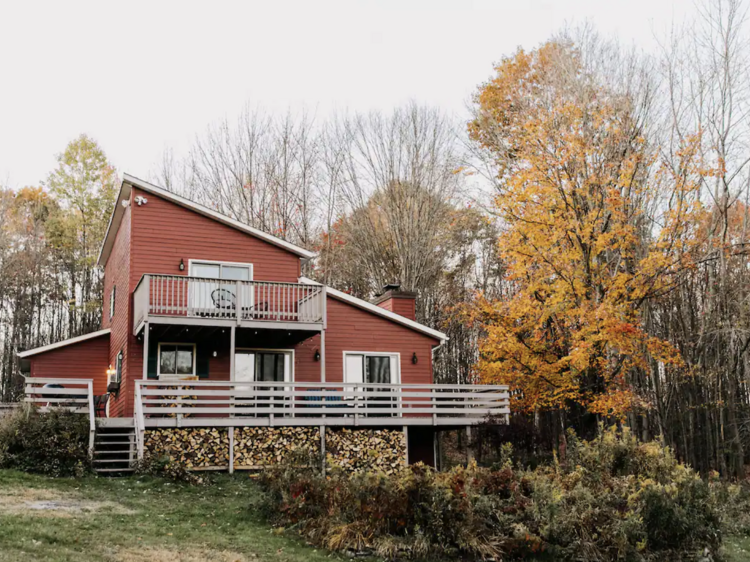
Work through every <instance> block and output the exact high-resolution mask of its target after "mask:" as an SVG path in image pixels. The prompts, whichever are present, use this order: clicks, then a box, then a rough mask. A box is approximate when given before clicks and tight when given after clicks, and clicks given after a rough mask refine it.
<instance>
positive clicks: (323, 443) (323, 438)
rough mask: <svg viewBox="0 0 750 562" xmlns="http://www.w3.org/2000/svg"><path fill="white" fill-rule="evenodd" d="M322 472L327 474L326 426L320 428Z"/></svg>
mask: <svg viewBox="0 0 750 562" xmlns="http://www.w3.org/2000/svg"><path fill="white" fill-rule="evenodd" d="M320 470H321V471H322V472H323V476H325V473H326V426H324V425H321V426H320Z"/></svg>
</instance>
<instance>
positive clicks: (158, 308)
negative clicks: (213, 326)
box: [133, 274, 325, 328]
mask: <svg viewBox="0 0 750 562" xmlns="http://www.w3.org/2000/svg"><path fill="white" fill-rule="evenodd" d="M133 298H134V303H133V308H134V327H135V328H137V327H138V326H139V325H140V323H141V322H143V321H144V320H146V319H147V318H148V317H153V316H162V317H164V316H166V317H176V318H180V317H183V318H204V319H224V320H236V321H237V322H238V323H241V322H242V321H248V322H253V321H259V322H264V321H270V322H299V323H318V322H323V321H324V318H325V289H324V287H323V286H321V285H302V284H298V283H274V282H268V281H232V280H227V279H208V278H203V277H188V276H184V275H155V274H146V275H144V276H143V277H142V278H141V280H140V282H139V283H138V286H137V287H136V289H135V292H134V297H133Z"/></svg>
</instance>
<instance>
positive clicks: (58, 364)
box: [29, 334, 109, 394]
mask: <svg viewBox="0 0 750 562" xmlns="http://www.w3.org/2000/svg"><path fill="white" fill-rule="evenodd" d="M108 359H109V337H108V335H107V334H105V335H102V336H99V337H97V338H93V339H90V340H86V341H82V342H78V343H74V344H72V345H67V346H65V347H60V348H57V349H52V350H50V351H45V352H43V353H40V354H38V355H32V356H31V357H29V361H30V363H31V376H32V377H54V378H64V379H93V381H94V394H104V393H106V392H107V368H108V367H109V360H108Z"/></svg>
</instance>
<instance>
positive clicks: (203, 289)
mask: <svg viewBox="0 0 750 562" xmlns="http://www.w3.org/2000/svg"><path fill="white" fill-rule="evenodd" d="M190 276H191V277H195V278H196V279H194V280H192V281H191V283H190V304H191V308H193V309H194V310H196V311H197V312H198V313H199V314H206V315H217V314H218V315H233V314H234V312H235V311H236V310H237V308H238V306H239V307H241V308H242V309H250V308H252V306H253V304H254V302H253V300H254V299H253V297H254V294H253V290H252V287H251V286H250V285H249V284H241V285H240V293H239V294H238V292H237V283H236V282H237V281H251V280H252V278H253V266H252V264H236V263H223V262H202V261H191V263H190ZM219 279H221V280H224V279H226V280H227V282H226V283H222V282H220V281H217V280H219ZM238 297H239V298H238Z"/></svg>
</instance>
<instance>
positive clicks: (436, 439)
mask: <svg viewBox="0 0 750 562" xmlns="http://www.w3.org/2000/svg"><path fill="white" fill-rule="evenodd" d="M432 447H433V452H432V454H433V455H434V456H435V470H441V469H442V467H441V466H440V465H441V464H443V463H442V458H441V453H440V433H439V430H438V429H437V428H435V430H434V431H433V432H432Z"/></svg>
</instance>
